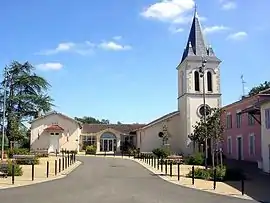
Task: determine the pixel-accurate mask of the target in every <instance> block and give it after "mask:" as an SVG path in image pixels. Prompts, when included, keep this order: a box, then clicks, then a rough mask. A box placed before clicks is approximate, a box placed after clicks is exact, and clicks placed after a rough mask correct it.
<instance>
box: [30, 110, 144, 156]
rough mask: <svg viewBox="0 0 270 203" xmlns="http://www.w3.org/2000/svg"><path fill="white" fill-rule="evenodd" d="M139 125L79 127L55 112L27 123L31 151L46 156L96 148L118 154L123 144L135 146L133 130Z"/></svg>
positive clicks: (79, 125) (68, 118) (99, 151)
mask: <svg viewBox="0 0 270 203" xmlns="http://www.w3.org/2000/svg"><path fill="white" fill-rule="evenodd" d="M142 126H144V125H140V124H119V125H118V124H109V125H106V124H81V123H80V122H78V121H76V120H74V119H73V118H70V117H68V116H66V115H63V114H61V113H58V112H56V111H54V112H50V113H48V114H46V115H43V116H40V117H38V118H36V119H35V120H33V121H32V122H31V142H30V144H31V150H32V151H39V150H47V151H48V152H49V153H54V152H56V151H60V150H61V149H66V150H77V151H80V150H82V149H83V148H84V147H85V146H87V145H96V146H97V153H104V152H105V151H106V152H114V151H116V152H120V151H121V146H122V144H123V143H124V142H128V143H130V144H134V145H135V146H136V142H137V135H136V130H137V129H139V128H141V127H142Z"/></svg>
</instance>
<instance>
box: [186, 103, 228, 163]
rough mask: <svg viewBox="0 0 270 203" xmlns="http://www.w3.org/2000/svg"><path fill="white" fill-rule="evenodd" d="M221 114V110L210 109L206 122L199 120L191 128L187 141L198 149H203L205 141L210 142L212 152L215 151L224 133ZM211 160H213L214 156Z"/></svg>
mask: <svg viewBox="0 0 270 203" xmlns="http://www.w3.org/2000/svg"><path fill="white" fill-rule="evenodd" d="M222 113H223V110H221V109H218V108H212V109H211V111H210V114H209V115H208V116H207V117H206V122H204V119H203V118H201V119H200V120H199V121H198V122H196V124H195V125H194V126H193V133H192V134H190V135H189V139H190V140H192V141H193V143H194V144H197V145H198V146H199V147H200V146H201V145H204V149H205V139H207V140H211V149H212V152H213V150H215V149H217V147H218V144H219V143H220V142H221V141H222V135H223V132H224V125H223V123H222V120H221V116H222ZM206 131H207V132H206ZM213 155H214V154H213V153H212V156H213ZM212 159H213V160H214V156H213V157H212ZM213 163H214V161H213Z"/></svg>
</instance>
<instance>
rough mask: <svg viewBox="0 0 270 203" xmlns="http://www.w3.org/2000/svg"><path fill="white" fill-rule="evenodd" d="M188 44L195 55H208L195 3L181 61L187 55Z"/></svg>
mask: <svg viewBox="0 0 270 203" xmlns="http://www.w3.org/2000/svg"><path fill="white" fill-rule="evenodd" d="M190 46H191V47H192V49H193V53H194V55H196V56H207V55H208V54H207V53H208V51H207V46H206V42H205V40H204V36H203V31H202V28H201V25H200V21H199V16H198V12H197V5H195V9H194V17H193V20H192V25H191V29H190V33H189V37H188V41H187V45H186V48H185V50H184V53H183V57H182V60H181V62H182V61H184V60H185V58H186V57H187V56H189V53H190Z"/></svg>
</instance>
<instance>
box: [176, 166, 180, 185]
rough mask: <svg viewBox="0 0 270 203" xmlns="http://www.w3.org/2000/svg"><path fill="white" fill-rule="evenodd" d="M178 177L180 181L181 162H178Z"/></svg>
mask: <svg viewBox="0 0 270 203" xmlns="http://www.w3.org/2000/svg"><path fill="white" fill-rule="evenodd" d="M177 178H178V181H180V163H179V162H178V163H177Z"/></svg>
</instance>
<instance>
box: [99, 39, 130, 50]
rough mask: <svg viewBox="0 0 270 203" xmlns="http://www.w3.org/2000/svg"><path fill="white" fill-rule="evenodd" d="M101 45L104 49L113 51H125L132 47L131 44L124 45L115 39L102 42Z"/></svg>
mask: <svg viewBox="0 0 270 203" xmlns="http://www.w3.org/2000/svg"><path fill="white" fill-rule="evenodd" d="M99 47H100V48H101V49H104V50H113V51H124V50H130V49H131V48H132V47H131V46H130V45H122V44H118V43H116V42H113V41H109V42H102V43H101V44H99Z"/></svg>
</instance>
